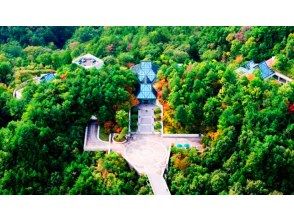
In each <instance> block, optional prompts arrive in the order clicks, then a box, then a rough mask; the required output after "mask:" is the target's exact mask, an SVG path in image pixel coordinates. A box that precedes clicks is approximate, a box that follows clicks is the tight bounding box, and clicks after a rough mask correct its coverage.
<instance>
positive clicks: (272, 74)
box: [236, 57, 292, 83]
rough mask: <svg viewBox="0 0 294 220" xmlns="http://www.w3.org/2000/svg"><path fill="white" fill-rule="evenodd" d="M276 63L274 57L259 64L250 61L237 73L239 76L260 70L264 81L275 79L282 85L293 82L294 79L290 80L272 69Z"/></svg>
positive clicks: (237, 70)
mask: <svg viewBox="0 0 294 220" xmlns="http://www.w3.org/2000/svg"><path fill="white" fill-rule="evenodd" d="M273 61H274V57H272V58H270V59H269V60H266V61H263V62H261V63H259V64H256V63H254V61H252V60H251V61H249V62H247V63H245V65H244V66H242V67H239V68H238V69H236V72H237V73H239V74H245V75H247V74H252V73H253V71H254V70H256V69H259V70H260V72H261V77H262V78H263V79H269V78H274V79H275V80H277V81H278V82H280V83H287V82H291V81H292V79H290V78H289V77H287V76H285V75H283V74H281V73H278V72H276V71H274V70H273V69H272V68H271V65H272V63H273Z"/></svg>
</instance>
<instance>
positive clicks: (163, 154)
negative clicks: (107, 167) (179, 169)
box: [125, 138, 168, 173]
mask: <svg viewBox="0 0 294 220" xmlns="http://www.w3.org/2000/svg"><path fill="white" fill-rule="evenodd" d="M150 139H151V140H149V139H148V138H143V139H139V140H134V141H132V142H131V143H129V144H128V145H127V146H126V151H125V156H126V157H127V159H128V161H129V162H130V163H131V164H132V165H133V166H135V167H136V168H138V169H139V170H140V171H141V172H144V173H154V172H161V170H162V168H163V169H164V168H165V163H166V158H167V156H168V150H167V147H166V146H165V145H163V144H162V143H160V142H155V141H153V140H152V138H150Z"/></svg>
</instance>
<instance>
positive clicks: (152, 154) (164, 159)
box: [84, 120, 200, 195]
mask: <svg viewBox="0 0 294 220" xmlns="http://www.w3.org/2000/svg"><path fill="white" fill-rule="evenodd" d="M98 129H99V126H98V123H97V121H94V120H92V121H91V122H90V123H89V125H88V127H87V129H86V135H85V143H84V150H85V151H109V150H112V151H115V152H117V153H119V154H121V155H122V156H123V157H124V158H125V159H126V160H127V161H128V163H129V164H130V165H131V166H132V167H133V168H134V169H135V170H136V171H137V172H138V173H139V174H145V175H147V177H148V179H149V182H150V185H151V187H152V190H153V193H154V194H155V195H169V194H170V192H169V190H168V186H167V184H166V182H165V179H164V178H163V174H164V171H165V169H166V167H167V165H168V161H169V156H170V147H171V145H172V144H190V146H196V145H197V146H200V138H179V137H177V138H174V137H162V136H161V135H159V134H158V135H156V134H134V135H133V136H132V139H131V140H129V141H128V142H126V143H124V144H119V143H110V142H107V141H102V140H100V139H98V138H97V135H98V133H97V132H98ZM198 143H199V145H198Z"/></svg>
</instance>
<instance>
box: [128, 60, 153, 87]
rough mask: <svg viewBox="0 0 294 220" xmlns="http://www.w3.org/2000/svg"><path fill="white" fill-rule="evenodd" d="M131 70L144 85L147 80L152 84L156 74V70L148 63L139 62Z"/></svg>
mask: <svg viewBox="0 0 294 220" xmlns="http://www.w3.org/2000/svg"><path fill="white" fill-rule="evenodd" d="M132 70H133V72H135V73H136V74H137V76H138V78H139V81H140V82H145V83H147V80H149V81H150V82H153V81H154V79H155V77H156V72H157V68H156V67H155V65H153V64H152V63H151V62H150V61H141V63H140V64H137V65H135V66H134V67H133V68H132Z"/></svg>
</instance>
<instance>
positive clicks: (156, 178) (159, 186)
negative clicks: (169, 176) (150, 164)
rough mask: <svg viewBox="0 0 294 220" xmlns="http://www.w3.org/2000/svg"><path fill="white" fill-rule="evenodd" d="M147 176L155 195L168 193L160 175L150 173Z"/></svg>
mask: <svg viewBox="0 0 294 220" xmlns="http://www.w3.org/2000/svg"><path fill="white" fill-rule="evenodd" d="M147 176H148V179H149V182H150V185H151V187H152V190H153V193H154V194H155V195H170V191H169V189H168V186H167V184H166V182H165V179H164V178H163V176H162V175H158V174H154V173H152V174H148V175H147Z"/></svg>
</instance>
